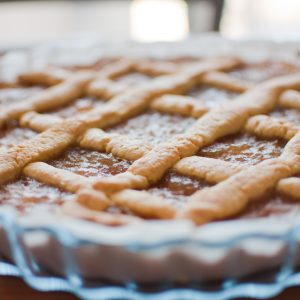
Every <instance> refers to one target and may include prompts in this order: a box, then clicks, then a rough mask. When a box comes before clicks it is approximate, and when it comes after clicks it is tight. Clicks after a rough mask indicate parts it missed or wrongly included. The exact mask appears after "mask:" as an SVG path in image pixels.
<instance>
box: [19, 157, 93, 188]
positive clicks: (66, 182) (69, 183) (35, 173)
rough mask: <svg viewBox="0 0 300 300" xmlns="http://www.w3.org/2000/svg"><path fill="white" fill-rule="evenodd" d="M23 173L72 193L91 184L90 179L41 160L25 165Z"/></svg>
mask: <svg viewBox="0 0 300 300" xmlns="http://www.w3.org/2000/svg"><path fill="white" fill-rule="evenodd" d="M23 173H24V174H25V175H27V176H30V177H32V178H34V179H36V180H38V181H40V182H43V183H46V184H49V185H52V186H56V187H59V188H61V189H63V190H66V191H69V192H73V193H75V192H77V191H78V190H79V189H82V188H87V187H88V186H89V185H91V181H90V180H89V179H88V178H86V177H84V176H81V175H78V174H76V173H73V172H70V171H67V170H62V169H58V168H55V167H52V166H50V165H48V164H46V163H43V162H36V163H31V164H29V165H27V166H26V167H25V168H24V170H23Z"/></svg>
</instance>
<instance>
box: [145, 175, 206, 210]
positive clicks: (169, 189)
mask: <svg viewBox="0 0 300 300" xmlns="http://www.w3.org/2000/svg"><path fill="white" fill-rule="evenodd" d="M208 186H210V185H209V184H208V183H206V182H204V181H200V180H198V179H195V178H192V177H188V176H183V175H180V174H178V173H177V172H175V171H169V172H168V173H167V174H166V175H165V176H164V177H163V178H162V179H161V180H160V181H159V182H158V184H157V185H156V186H154V187H152V188H150V189H148V190H147V191H148V192H150V193H152V194H154V195H157V196H161V197H163V198H168V199H171V201H172V203H173V204H174V205H176V206H180V205H182V204H184V203H185V202H186V201H187V198H188V196H191V195H192V194H194V193H195V192H196V191H198V190H201V189H202V188H204V187H208Z"/></svg>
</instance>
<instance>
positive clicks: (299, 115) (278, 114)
mask: <svg viewBox="0 0 300 300" xmlns="http://www.w3.org/2000/svg"><path fill="white" fill-rule="evenodd" d="M269 115H270V116H272V117H275V118H280V119H283V120H285V121H288V122H292V123H294V124H296V125H300V111H299V110H297V109H293V108H290V109H288V108H286V109H284V108H280V109H276V110H274V111H273V112H271V113H270V114H269Z"/></svg>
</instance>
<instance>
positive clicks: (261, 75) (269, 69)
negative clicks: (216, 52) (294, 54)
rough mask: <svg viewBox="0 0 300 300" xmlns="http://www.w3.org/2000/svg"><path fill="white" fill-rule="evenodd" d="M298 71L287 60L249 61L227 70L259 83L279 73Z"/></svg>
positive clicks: (237, 76)
mask: <svg viewBox="0 0 300 300" xmlns="http://www.w3.org/2000/svg"><path fill="white" fill-rule="evenodd" d="M297 71H298V72H299V68H298V67H296V66H294V65H291V64H289V63H287V62H275V61H271V60H268V61H264V62H260V63H251V64H250V63H249V64H245V65H244V66H242V67H240V68H238V69H235V70H232V71H230V72H228V74H230V75H232V76H233V77H236V78H239V79H243V80H246V81H251V82H254V83H259V82H262V81H265V80H268V79H271V78H273V77H276V76H280V75H287V74H292V73H295V72H297Z"/></svg>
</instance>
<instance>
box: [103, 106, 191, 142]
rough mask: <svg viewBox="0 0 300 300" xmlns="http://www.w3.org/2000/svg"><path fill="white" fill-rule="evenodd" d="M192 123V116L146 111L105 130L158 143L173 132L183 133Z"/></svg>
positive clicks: (172, 134) (173, 133)
mask: <svg viewBox="0 0 300 300" xmlns="http://www.w3.org/2000/svg"><path fill="white" fill-rule="evenodd" d="M194 123H195V119H193V118H185V117H181V116H180V115H171V114H161V113H159V112H155V111H148V112H146V113H144V114H141V115H139V116H137V117H134V118H132V119H129V120H128V121H126V122H124V123H122V124H120V125H117V126H114V127H111V128H108V129H107V130H106V131H108V132H116V133H119V134H122V135H129V136H130V137H133V138H137V139H140V140H142V141H143V140H144V141H145V142H148V143H150V144H152V145H158V144H159V143H162V142H165V141H166V140H167V139H169V138H170V137H172V136H174V135H175V134H179V133H184V132H185V131H186V130H187V129H188V128H189V127H190V126H191V125H193V124H194Z"/></svg>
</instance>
